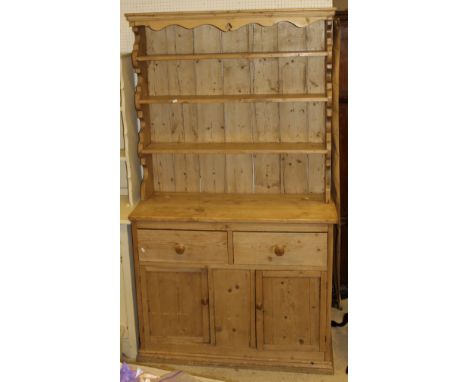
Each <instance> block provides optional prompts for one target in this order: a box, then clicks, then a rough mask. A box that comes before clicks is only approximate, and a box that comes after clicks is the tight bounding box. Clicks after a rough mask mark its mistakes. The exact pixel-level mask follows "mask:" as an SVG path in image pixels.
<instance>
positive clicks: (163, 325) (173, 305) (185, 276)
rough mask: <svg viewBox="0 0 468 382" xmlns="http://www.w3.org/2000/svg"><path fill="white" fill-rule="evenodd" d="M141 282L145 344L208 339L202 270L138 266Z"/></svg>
mask: <svg viewBox="0 0 468 382" xmlns="http://www.w3.org/2000/svg"><path fill="white" fill-rule="evenodd" d="M141 283H142V296H143V308H144V309H143V310H144V315H145V321H146V322H145V327H146V328H148V330H147V332H145V337H146V340H147V343H148V344H158V343H181V344H183V343H207V342H209V312H208V285H207V272H206V270H205V269H203V268H159V267H148V266H147V267H142V272H141Z"/></svg>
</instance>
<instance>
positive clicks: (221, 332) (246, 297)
mask: <svg viewBox="0 0 468 382" xmlns="http://www.w3.org/2000/svg"><path fill="white" fill-rule="evenodd" d="M213 289H214V312H215V319H214V326H215V336H216V341H215V342H216V345H225V346H230V347H234V348H240V347H249V346H250V345H251V338H252V331H253V326H254V325H255V324H254V322H253V320H252V319H251V314H252V313H253V312H252V310H253V304H254V301H253V296H252V285H251V271H250V270H243V269H239V270H233V269H230V270H227V269H214V270H213Z"/></svg>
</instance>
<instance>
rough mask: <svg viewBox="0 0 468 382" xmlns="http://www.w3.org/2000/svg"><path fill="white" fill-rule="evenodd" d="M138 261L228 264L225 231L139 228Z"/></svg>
mask: <svg viewBox="0 0 468 382" xmlns="http://www.w3.org/2000/svg"><path fill="white" fill-rule="evenodd" d="M137 240H138V253H139V258H140V261H166V262H178V261H183V262H202V263H207V262H209V263H222V264H224V263H227V262H228V251H227V232H224V231H178V230H161V229H157V230H156V229H139V230H138V231H137Z"/></svg>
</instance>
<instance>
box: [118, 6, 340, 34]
mask: <svg viewBox="0 0 468 382" xmlns="http://www.w3.org/2000/svg"><path fill="white" fill-rule="evenodd" d="M334 14H335V9H334V8H327V9H277V10H251V11H228V12H226V11H221V12H160V13H129V14H126V15H125V17H126V18H127V20H128V22H129V23H130V26H132V27H138V26H146V27H149V28H151V29H153V30H155V31H157V30H160V29H163V28H165V27H167V26H169V25H179V26H181V27H184V28H187V29H192V28H196V27H198V26H201V25H212V26H214V27H216V28H218V29H220V30H222V31H225V32H226V31H230V30H236V29H239V28H241V27H243V26H244V25H247V24H259V25H262V26H272V25H274V24H276V23H279V22H282V21H288V22H290V23H292V24H294V25H296V26H297V27H305V26H307V25H309V24H311V23H314V22H316V21H319V20H330V19H332V18H333V16H334Z"/></svg>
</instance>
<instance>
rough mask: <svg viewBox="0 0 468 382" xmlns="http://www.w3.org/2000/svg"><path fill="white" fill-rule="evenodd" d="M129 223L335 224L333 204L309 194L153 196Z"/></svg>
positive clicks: (137, 208) (131, 217) (161, 194)
mask: <svg viewBox="0 0 468 382" xmlns="http://www.w3.org/2000/svg"><path fill="white" fill-rule="evenodd" d="M129 219H130V220H132V221H179V222H188V221H196V222H263V223H284V222H287V223H322V224H323V223H325V224H335V223H337V221H338V216H337V211H336V207H335V204H334V203H333V202H331V203H323V202H320V201H317V197H316V196H315V195H313V194H311V195H303V194H301V195H284V194H281V195H278V194H206V193H198V194H191V193H156V194H154V195H153V196H152V197H151V198H149V199H147V200H144V201H141V202H140V203H139V204H138V205H137V207H136V208H135V209H134V210H133V212H132V213H131V214H130V217H129Z"/></svg>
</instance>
